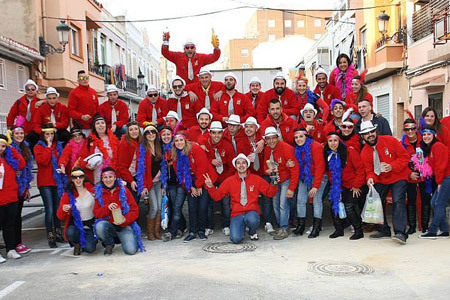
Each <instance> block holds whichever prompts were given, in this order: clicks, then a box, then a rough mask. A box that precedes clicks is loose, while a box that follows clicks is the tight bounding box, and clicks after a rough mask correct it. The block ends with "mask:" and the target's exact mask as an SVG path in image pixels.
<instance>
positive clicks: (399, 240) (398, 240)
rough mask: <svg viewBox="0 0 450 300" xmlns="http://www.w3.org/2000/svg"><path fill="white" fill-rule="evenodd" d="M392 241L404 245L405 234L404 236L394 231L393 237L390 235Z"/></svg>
mask: <svg viewBox="0 0 450 300" xmlns="http://www.w3.org/2000/svg"><path fill="white" fill-rule="evenodd" d="M392 241H394V242H396V243H398V244H400V245H405V244H406V236H404V235H403V234H401V233H396V234H395V235H394V236H393V237H392Z"/></svg>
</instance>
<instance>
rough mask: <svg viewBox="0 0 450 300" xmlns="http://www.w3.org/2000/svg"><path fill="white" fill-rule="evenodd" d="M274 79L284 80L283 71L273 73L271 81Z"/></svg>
mask: <svg viewBox="0 0 450 300" xmlns="http://www.w3.org/2000/svg"><path fill="white" fill-rule="evenodd" d="M275 79H284V81H286V76H284V73H283V72H278V73H277V74H275V77H274V78H273V81H275Z"/></svg>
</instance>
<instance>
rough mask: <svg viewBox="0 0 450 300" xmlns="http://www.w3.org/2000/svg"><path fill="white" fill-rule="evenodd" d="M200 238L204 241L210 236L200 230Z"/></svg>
mask: <svg viewBox="0 0 450 300" xmlns="http://www.w3.org/2000/svg"><path fill="white" fill-rule="evenodd" d="M198 238H199V239H200V240H202V241H205V240H207V239H208V237H207V236H206V234H205V233H204V232H203V231H199V232H198Z"/></svg>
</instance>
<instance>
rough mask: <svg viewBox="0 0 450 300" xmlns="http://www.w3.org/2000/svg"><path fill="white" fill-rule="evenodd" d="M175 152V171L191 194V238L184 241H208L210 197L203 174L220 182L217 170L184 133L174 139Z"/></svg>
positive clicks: (189, 205)
mask: <svg viewBox="0 0 450 300" xmlns="http://www.w3.org/2000/svg"><path fill="white" fill-rule="evenodd" d="M173 144H174V145H173V148H172V160H173V167H174V169H175V172H176V174H177V178H178V182H179V183H180V184H182V185H184V188H185V189H186V191H187V192H188V207H189V235H188V236H187V237H186V238H185V239H184V240H183V242H184V243H189V242H190V241H192V240H194V239H195V238H196V237H197V235H198V237H199V238H200V239H201V240H206V239H207V238H208V237H207V236H206V235H205V229H206V223H207V219H208V195H207V192H208V191H207V190H206V188H205V178H204V177H203V174H206V173H208V174H210V176H211V178H212V179H213V181H216V179H217V173H216V171H215V168H213V166H212V165H211V164H209V163H208V158H207V156H206V153H205V150H203V149H202V148H201V147H200V146H199V145H197V144H192V143H191V142H189V141H188V140H187V139H186V135H185V134H184V133H183V132H178V133H177V134H176V135H175V138H174V142H173Z"/></svg>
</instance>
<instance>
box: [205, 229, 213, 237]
mask: <svg viewBox="0 0 450 300" xmlns="http://www.w3.org/2000/svg"><path fill="white" fill-rule="evenodd" d="M213 233H214V229H209V228H206V230H205V235H206V236H208V235H212V234H213Z"/></svg>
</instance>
